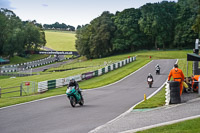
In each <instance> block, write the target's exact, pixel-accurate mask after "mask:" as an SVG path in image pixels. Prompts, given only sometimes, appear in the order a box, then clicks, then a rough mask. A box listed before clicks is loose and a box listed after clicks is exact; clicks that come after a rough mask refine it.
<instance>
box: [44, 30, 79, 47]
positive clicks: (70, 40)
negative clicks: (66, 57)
mask: <svg viewBox="0 0 200 133" xmlns="http://www.w3.org/2000/svg"><path fill="white" fill-rule="evenodd" d="M75 35H76V34H75V33H74V32H60V31H49V30H48V31H45V36H46V41H47V43H46V47H48V48H51V49H54V50H57V51H76V49H75V39H76V37H75Z"/></svg>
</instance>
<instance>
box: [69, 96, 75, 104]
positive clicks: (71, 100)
mask: <svg viewBox="0 0 200 133" xmlns="http://www.w3.org/2000/svg"><path fill="white" fill-rule="evenodd" d="M70 104H71V106H72V107H75V106H76V99H75V97H73V96H72V97H70Z"/></svg>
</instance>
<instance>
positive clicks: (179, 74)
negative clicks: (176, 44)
mask: <svg viewBox="0 0 200 133" xmlns="http://www.w3.org/2000/svg"><path fill="white" fill-rule="evenodd" d="M171 76H172V77H173V79H174V81H178V82H179V83H180V95H182V92H183V84H182V81H184V74H183V71H182V70H181V69H179V68H174V69H172V70H171V71H170V73H169V76H168V81H169V80H170V79H171Z"/></svg>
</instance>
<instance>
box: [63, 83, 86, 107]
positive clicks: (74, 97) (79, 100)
mask: <svg viewBox="0 0 200 133" xmlns="http://www.w3.org/2000/svg"><path fill="white" fill-rule="evenodd" d="M66 94H67V97H68V98H69V100H70V104H71V106H72V107H75V106H76V104H79V105H80V106H83V104H84V99H83V97H82V95H81V94H80V93H79V92H78V90H76V89H75V86H70V87H68V88H67V90H66Z"/></svg>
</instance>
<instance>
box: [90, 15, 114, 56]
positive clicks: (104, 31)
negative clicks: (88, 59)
mask: <svg viewBox="0 0 200 133" xmlns="http://www.w3.org/2000/svg"><path fill="white" fill-rule="evenodd" d="M113 16H114V15H113V14H111V13H109V12H107V11H105V12H103V13H102V14H101V16H100V17H97V18H96V19H94V20H93V21H92V22H91V32H92V35H91V36H90V42H89V45H90V53H91V56H92V57H93V58H99V57H105V56H108V55H110V54H111V53H112V46H113V45H112V43H111V39H112V38H113V34H114V31H115V26H114V22H113V19H112V17H113Z"/></svg>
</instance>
